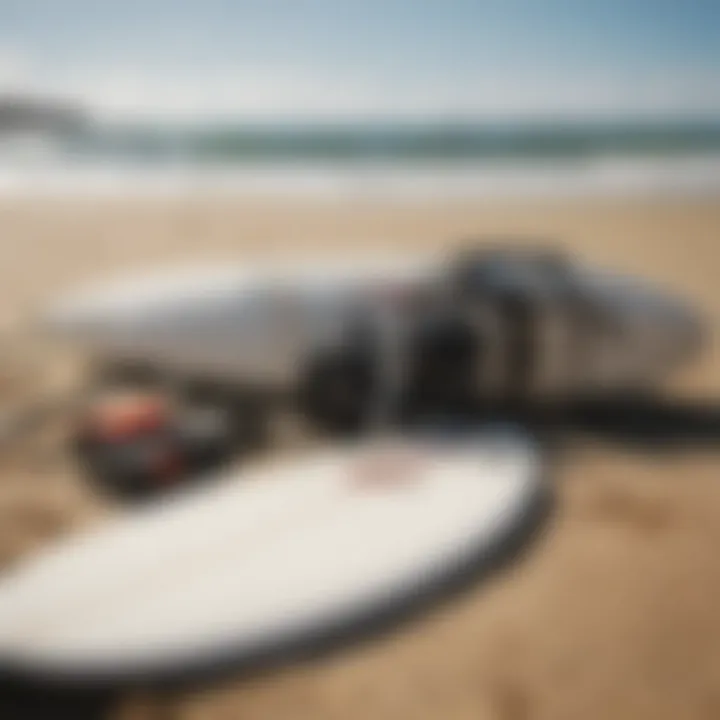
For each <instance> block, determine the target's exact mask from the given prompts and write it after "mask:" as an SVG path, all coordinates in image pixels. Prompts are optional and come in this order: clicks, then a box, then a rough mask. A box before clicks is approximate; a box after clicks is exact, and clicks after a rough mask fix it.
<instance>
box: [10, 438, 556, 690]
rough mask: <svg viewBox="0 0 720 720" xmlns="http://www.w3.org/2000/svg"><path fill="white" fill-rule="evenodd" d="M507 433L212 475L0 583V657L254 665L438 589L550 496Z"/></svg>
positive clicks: (535, 458)
mask: <svg viewBox="0 0 720 720" xmlns="http://www.w3.org/2000/svg"><path fill="white" fill-rule="evenodd" d="M543 483H544V480H543V473H542V471H541V463H540V458H539V451H538V448H537V446H536V445H535V443H534V442H533V441H532V440H531V439H530V438H528V437H527V436H525V435H523V434H519V433H517V432H515V431H507V430H504V431H494V432H484V433H478V432H473V433H469V434H463V435H458V434H448V435H446V436H445V437H439V436H430V437H428V436H422V437H417V436H415V437H405V438H395V439H392V438H389V439H383V440H374V441H366V442H364V443H360V444H358V445H354V446H347V447H341V448H334V449H329V450H325V451H322V452H319V453H318V452H315V453H311V454H309V455H308V456H307V457H299V458H294V459H293V458H288V459H284V460H282V461H273V462H269V463H267V464H264V465H258V466H257V467H254V468H246V469H245V470H242V471H239V472H236V473H234V474H231V475H230V476H227V477H221V478H218V479H217V480H216V481H215V482H214V483H212V484H210V485H205V486H203V487H201V488H193V489H192V490H191V491H189V492H187V493H183V494H181V495H178V496H174V497H172V498H170V499H166V500H163V501H161V502H158V503H156V504H153V505H151V506H147V507H145V508H142V509H140V510H136V511H134V512H132V513H128V514H126V515H123V516H120V517H119V518H117V519H114V520H112V521H110V522H109V523H108V524H106V525H105V526H103V527H102V528H100V529H99V530H96V531H93V532H88V533H84V534H81V535H79V536H76V537H72V538H69V539H67V540H66V541H64V542H62V543H61V544H59V545H57V546H56V547H54V548H52V549H50V550H48V551H47V552H45V553H44V554H42V555H41V556H38V557H37V558H35V559H34V560H32V561H30V562H28V563H27V564H26V565H24V566H22V567H20V568H18V569H17V570H15V571H13V572H12V573H10V574H9V575H7V576H5V577H4V578H3V579H2V580H1V581H0V666H1V667H5V668H12V669H14V670H16V671H19V672H25V673H29V674H38V675H42V676H46V677H57V678H64V679H68V680H79V681H83V682H90V681H103V682H113V681H114V680H116V679H120V678H122V679H131V678H143V679H147V678H155V677H170V676H172V675H174V674H182V673H186V672H191V671H192V670H193V669H201V668H205V667H210V666H212V665H216V664H218V663H223V662H236V663H239V664H240V663H245V662H252V660H253V659H256V660H257V659H261V658H263V657H265V656H267V655H268V654H272V653H274V652H282V651H283V649H285V650H288V651H289V650H290V649H291V648H297V647H298V646H299V645H302V644H305V643H312V642H313V641H317V640H321V639H322V638H327V637H329V636H330V635H332V634H334V633H343V632H344V631H345V630H347V629H348V628H351V627H357V626H358V624H362V623H363V622H367V621H370V620H371V619H372V618H373V617H381V616H382V615H383V614H384V613H386V612H388V611H389V610H391V609H392V608H400V607H402V606H403V605H404V604H406V603H410V602H411V601H412V600H413V599H417V598H419V597H421V596H423V595H424V594H427V593H428V592H430V591H431V590H432V589H433V588H436V587H440V586H441V585H442V584H443V583H446V582H448V581H449V580H450V579H451V578H453V577H456V576H457V575H458V574H459V573H461V572H463V571H464V570H465V569H467V568H468V567H469V566H470V565H472V564H473V563H475V562H476V561H478V560H480V559H482V558H483V557H485V556H489V555H490V554H491V553H492V551H493V550H494V549H495V548H497V547H498V546H500V545H501V544H502V543H503V542H504V541H506V540H507V539H508V538H509V537H510V536H512V535H513V534H514V533H516V532H517V531H518V529H519V528H520V526H521V525H522V523H523V521H524V519H525V518H527V517H528V514H529V513H531V512H532V508H533V506H534V505H535V504H536V503H537V502H538V498H539V496H540V495H541V493H542V490H543Z"/></svg>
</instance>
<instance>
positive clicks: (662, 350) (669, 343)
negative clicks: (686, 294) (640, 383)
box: [616, 284, 706, 378]
mask: <svg viewBox="0 0 720 720" xmlns="http://www.w3.org/2000/svg"><path fill="white" fill-rule="evenodd" d="M617 300H618V303H617V305H616V309H617V311H618V312H619V313H620V315H621V316H622V317H624V318H626V319H627V322H628V325H627V328H628V330H629V335H630V337H629V344H630V345H631V346H632V347H634V352H635V353H636V354H637V357H638V360H639V362H638V365H637V367H638V369H639V371H640V372H641V373H642V372H646V373H647V375H648V377H657V378H661V377H664V376H665V375H667V374H668V373H671V372H673V371H675V370H677V369H679V368H680V367H682V366H684V365H686V364H687V363H689V362H691V361H693V360H694V359H696V358H697V356H698V355H699V354H700V352H701V351H702V350H703V349H704V346H705V337H706V323H705V320H704V318H703V317H702V316H701V313H700V312H699V311H698V310H696V309H695V308H693V307H691V305H690V304H689V303H688V302H686V301H685V300H683V299H681V298H679V297H677V296H675V295H673V294H671V293H668V292H665V291H663V290H662V289H660V288H658V287H656V286H654V285H651V284H642V285H637V286H636V287H635V288H634V290H633V291H632V292H628V293H626V294H624V295H622V294H621V295H620V296H619V297H618V298H617Z"/></svg>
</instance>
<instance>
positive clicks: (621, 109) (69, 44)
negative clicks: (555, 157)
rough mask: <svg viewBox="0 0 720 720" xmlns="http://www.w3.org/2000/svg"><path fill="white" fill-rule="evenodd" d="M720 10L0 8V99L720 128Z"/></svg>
mask: <svg viewBox="0 0 720 720" xmlns="http://www.w3.org/2000/svg"><path fill="white" fill-rule="evenodd" d="M719 37H720V0H684V1H683V0H485V1H481V0H475V1H471V0H445V1H444V2H443V1H442V0H362V1H360V0H352V1H351V0H205V1H204V2H200V1H199V0H198V1H195V0H192V1H190V0H188V1H185V2H184V1H183V0H122V1H121V0H0V87H3V86H4V87H6V88H7V87H27V88H31V89H35V90H38V91H47V92H58V93H69V94H72V95H77V96H79V97H82V98H84V99H86V101H88V102H90V104H91V105H93V106H96V107H98V108H99V109H100V110H103V111H106V112H109V113H134V114H139V115H144V114H147V115H153V114H160V115H162V114H166V115H169V116H173V117H190V116H194V115H210V116H212V115H249V116H272V117H295V116H298V115H300V116H326V115H330V116H336V115H350V116H357V115H381V116H388V115H389V116H423V117H424V116H428V115H432V116H434V115H441V116H483V117H484V116H518V115H528V114H530V115H576V114H590V115H597V114H620V115H627V114H648V113H649V114H658V113H680V114H683V113H684V114H698V113H705V114H707V113H712V114H719V113H720V42H718V38H719Z"/></svg>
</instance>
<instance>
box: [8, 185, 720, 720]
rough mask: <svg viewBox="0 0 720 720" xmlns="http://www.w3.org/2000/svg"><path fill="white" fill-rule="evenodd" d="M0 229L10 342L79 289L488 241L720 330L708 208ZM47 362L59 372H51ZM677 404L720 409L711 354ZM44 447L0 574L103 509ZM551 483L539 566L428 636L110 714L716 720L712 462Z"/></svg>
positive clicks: (531, 209) (104, 219)
mask: <svg viewBox="0 0 720 720" xmlns="http://www.w3.org/2000/svg"><path fill="white" fill-rule="evenodd" d="M0 228H2V231H1V235H0V281H1V284H0V286H1V287H2V288H3V300H4V302H3V308H2V313H0V324H2V325H3V326H5V327H9V326H10V325H12V324H13V323H15V322H16V321H17V320H18V319H22V318H23V317H26V316H28V315H30V314H32V313H33V312H34V311H35V309H36V308H37V307H38V306H39V305H41V304H42V303H43V302H44V301H46V300H47V299H49V298H51V297H52V296H53V295H54V294H55V293H56V292H58V291H59V290H61V289H64V288H68V287H72V286H73V285H74V284H75V283H77V282H80V281H82V280H85V279H90V278H97V277H102V276H104V275H107V274H108V273H114V272H122V271H126V270H132V269H138V268H140V269H147V267H148V266H149V265H155V264H162V263H166V262H169V261H182V262H185V261H200V260H202V261H206V260H213V261H214V260H218V259H228V260H237V259H241V260H242V259H247V260H253V259H258V258H265V257H277V256H283V257H288V256H290V257H292V256H298V257H301V256H304V257H307V256H308V255H309V254H312V253H327V252H333V253H344V252H353V253H358V252H375V251H378V252H386V253H390V254H402V255H404V254H408V253H418V252H428V251H438V250H449V249H451V248H452V247H454V246H457V245H459V244H462V243H463V241H466V240H469V239H472V238H478V237H485V236H495V235H498V236H507V235H525V236H528V235H529V236H531V237H537V238H539V239H541V240H542V239H547V240H549V241H552V242H555V243H557V244H558V245H560V246H561V247H566V248H568V249H571V250H572V251H573V252H575V253H577V254H579V255H580V256H583V257H586V258H588V259H590V260H593V261H596V262H600V263H605V264H608V265H610V266H615V267H618V268H622V269H625V270H628V271H631V272H632V271H637V272H639V273H643V274H646V275H648V276H649V277H652V278H655V279H656V280H658V281H660V282H664V283H665V284H667V285H668V286H669V287H671V288H674V289H676V290H677V291H679V292H680V293H683V294H685V295H687V296H688V297H690V298H691V299H693V300H694V301H695V302H697V303H698V305H699V306H700V307H701V308H702V309H703V310H704V312H705V313H706V315H707V317H708V320H709V324H710V325H711V326H714V327H717V326H718V320H719V319H720V283H718V282H717V275H718V270H720V203H718V202H717V201H715V200H713V199H708V200H674V201H658V200H652V199H635V200H632V201H631V200H625V201H619V200H617V201H611V200H593V201H590V200H583V201H579V200H578V201H573V202H562V201H559V200H554V201H551V202H550V201H548V202H544V203H543V202H539V201H537V202H532V203H530V202H528V203H520V202H512V203H511V202H508V203H499V202H494V203H485V204H483V203H467V202H464V203H459V202H458V203H439V202H437V203H431V202H426V203H422V204H421V205H413V204H411V203H406V204H397V203H396V204H393V205H390V204H381V203H379V202H378V201H372V202H371V201H367V202H363V203H359V202H356V203H352V204H351V203H323V202H319V201H318V202H299V201H291V200H287V201H279V200H278V201H272V202H271V201H269V200H266V201H252V202H251V201H241V200H235V201H231V200H229V199H226V200H213V199H208V198H206V199H196V200H192V201H183V202H181V201H171V200H152V201H150V200H148V201H139V200H135V201H120V200H104V201H93V202H88V203H81V202H79V201H68V202H60V201H50V200H44V201H39V200H33V201H30V200H23V201H20V200H18V201H7V200H3V201H2V202H0ZM3 356H4V358H5V359H6V360H7V363H6V365H7V367H8V368H12V370H8V372H7V373H5V374H4V375H2V374H0V392H1V393H3V397H4V398H9V397H12V396H13V395H15V394H17V392H18V388H19V387H20V386H21V385H24V388H25V390H24V392H25V393H26V394H32V392H33V391H34V389H35V387H36V385H35V383H34V382H33V381H32V380H29V379H28V378H29V377H30V376H31V369H32V368H30V367H29V366H28V365H23V366H21V367H18V357H19V356H20V354H19V353H18V352H17V351H16V349H13V350H12V351H11V350H10V349H9V348H5V349H4V350H3ZM42 361H43V362H46V363H47V368H50V369H57V368H58V366H59V364H60V362H61V358H56V357H54V356H53V355H49V356H43V358H42ZM2 367H3V366H2V364H0V370H2ZM23 374H24V375H23ZM25 376H27V377H25ZM18 378H20V379H18ZM674 392H675V393H677V394H680V395H682V396H683V397H691V398H707V397H717V398H720V348H719V346H718V343H717V342H714V343H713V344H712V346H711V347H710V348H709V350H708V352H707V353H706V355H705V357H704V358H703V360H702V361H701V362H700V363H698V365H697V367H696V368H694V369H693V370H692V372H689V373H687V374H686V375H685V376H684V377H682V378H680V379H679V380H678V382H677V384H676V386H675V388H674ZM38 442H39V441H38ZM56 446H57V441H56V438H54V437H49V438H44V440H43V445H42V447H40V446H38V445H33V444H32V443H30V444H28V445H27V446H26V447H23V448H22V449H18V448H16V449H15V450H14V451H13V452H10V453H6V454H5V456H3V457H2V458H0V559H3V560H4V561H5V562H10V561H12V560H13V559H14V558H17V557H21V556H22V555H23V554H27V553H31V552H33V551H34V549H35V548H37V547H38V546H40V545H42V544H43V543H44V542H48V541H49V540H50V538H51V537H53V536H55V535H57V534H59V533H62V532H66V531H67V529H68V528H69V527H71V526H72V525H73V524H74V523H81V522H85V521H88V520H89V519H91V518H93V517H95V516H97V515H98V514H99V515H100V516H102V512H103V502H102V500H101V499H99V498H97V497H95V496H94V494H93V491H92V489H91V488H88V487H87V486H85V485H84V484H83V482H82V480H81V479H80V478H79V477H78V475H77V473H76V471H75V470H74V468H73V466H72V463H71V462H69V461H68V460H67V458H66V457H64V456H63V454H62V453H61V452H58V451H57V450H56ZM557 475H558V477H557V480H556V482H557V496H558V502H557V508H556V512H555V516H554V518H553V520H552V522H551V523H550V525H549V527H548V528H547V532H546V533H545V534H544V535H543V536H542V537H541V538H540V540H539V542H538V544H537V546H536V547H535V548H534V550H533V552H531V553H529V554H528V555H527V556H526V557H525V558H524V559H523V560H521V561H520V562H519V563H518V564H516V565H515V566H514V567H512V568H508V569H507V570H506V571H505V572H503V573H502V574H500V575H499V576H497V577H496V578H494V579H493V580H492V581H491V582H489V583H485V584H483V585H481V586H479V587H476V588H474V589H473V590H471V591H470V592H468V593H466V594H464V595H463V596H462V597H459V598H457V599H456V600H454V601H452V602H451V603H450V604H447V605H444V606H442V607H440V608H438V609H437V610H436V611H435V612H432V613H431V614H430V615H429V616H427V617H426V618H424V619H422V620H420V621H417V622H413V623H411V624H409V625H407V626H403V627H402V628H400V629H398V631H397V632H394V633H392V634H390V635H388V636H386V637H384V638H381V639H379V640H377V641H375V642H373V643H371V644H368V645H366V646H362V647H355V648H351V649H348V650H347V651H344V652H342V653H339V654H336V655H334V656H332V657H329V658H325V659H322V660H319V661H317V662H315V663H312V664H307V665H304V666H302V667H296V668H293V669H290V670H285V671H281V672H277V673H273V674H269V675H265V676H262V677H255V678H245V679H242V678H237V679H232V678H231V679H229V680H226V681H223V682H222V683H220V684H218V685H216V686H214V687H212V688H211V687H208V688H205V689H201V690H198V691H195V692H192V693H180V694H175V695H173V696H171V697H162V698H159V697H145V698H131V699H129V700H128V702H127V703H126V704H125V706H124V707H123V708H122V709H121V710H120V716H121V717H123V718H136V719H137V720H141V718H144V717H148V718H149V717H160V716H162V717H173V718H178V719H179V720H229V719H231V718H232V719H233V720H234V719H235V718H252V720H266V719H267V720H284V719H285V718H287V719H288V720H290V719H292V720H305V719H307V720H324V719H328V720H330V719H332V720H336V719H342V718H348V719H351V718H374V719H375V720H379V719H383V718H388V719H392V720H396V719H398V718H402V719H405V718H412V719H415V718H417V719H418V720H420V719H423V718H428V719H430V718H432V719H435V718H440V717H442V718H448V719H450V720H465V718H468V719H470V718H472V719H473V720H483V719H484V718H488V719H492V720H495V719H497V720H525V719H526V718H527V719H530V718H553V719H554V718H560V719H563V718H568V719H575V718H583V720H591V719H593V718H613V719H617V720H622V719H624V718H632V719H633V720H636V719H641V718H652V720H663V719H664V718H713V717H718V716H720V612H718V608H720V561H719V560H718V548H719V547H720V455H718V454H715V453H714V452H713V451H711V450H689V449H683V450H670V449H665V450H663V451H660V450H657V449H656V450H648V449H644V448H637V447H634V446H631V445H630V444H629V443H628V442H626V441H625V440H624V439H623V438H618V439H616V440H615V441H614V442H599V441H594V442H588V443H584V444H581V445H579V446H577V447H574V448H572V449H571V450H568V452H567V453H565V454H564V455H563V457H562V458H561V462H560V466H559V467H558V471H557ZM163 712H164V713H166V714H164V715H163V714H162V713H163Z"/></svg>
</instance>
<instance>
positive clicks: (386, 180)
mask: <svg viewBox="0 0 720 720" xmlns="http://www.w3.org/2000/svg"><path fill="white" fill-rule="evenodd" d="M718 191H720V155H703V156H677V157H621V156H617V157H611V156H606V157H603V158H599V159H593V160H586V161H522V162H520V161H518V162H508V161H503V162H495V163H482V162H478V161H468V162H460V163H458V162H455V163H449V162H445V163H440V162H436V163H428V162H423V163H420V162H414V163H405V164H402V163H358V164H354V165H353V164H350V163H345V164H330V163H328V164H300V163H296V164H288V163H285V164H279V163H276V164H268V163H264V164H256V165H253V164H241V165H230V164H215V165H204V166H201V167H199V166H190V165H181V164H176V165H164V166H150V165H144V166H143V165H139V164H134V165H133V164H129V163H124V164H114V165H113V164H109V163H105V164H101V163H84V164H80V163H75V164H71V163H67V162H60V161H52V160H48V161H46V162H32V163H29V162H24V163H19V162H0V196H6V197H8V196H9V197H43V196H46V197H61V198H62V197H80V198H83V197H110V198H112V197H118V198H124V197H133V198H137V197H147V198H157V197H169V198H172V197H183V196H198V195H212V196H223V195H229V196H248V197H269V198H272V197H298V198H305V199H310V198H316V199H330V200H355V199H357V200H363V199H379V200H413V199H426V198H427V199H433V198H442V199H464V198H467V199H474V198H485V197H487V198H498V197H500V198H502V197H508V198H514V197H561V198H562V197H578V196H580V197H582V196H638V195H641V196H642V195H649V196H658V195H659V196H668V195H670V196H674V195H692V196H696V195H710V194H715V193H717V192H718Z"/></svg>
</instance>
